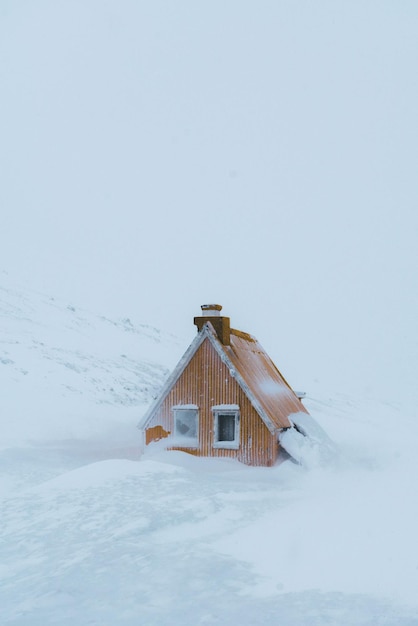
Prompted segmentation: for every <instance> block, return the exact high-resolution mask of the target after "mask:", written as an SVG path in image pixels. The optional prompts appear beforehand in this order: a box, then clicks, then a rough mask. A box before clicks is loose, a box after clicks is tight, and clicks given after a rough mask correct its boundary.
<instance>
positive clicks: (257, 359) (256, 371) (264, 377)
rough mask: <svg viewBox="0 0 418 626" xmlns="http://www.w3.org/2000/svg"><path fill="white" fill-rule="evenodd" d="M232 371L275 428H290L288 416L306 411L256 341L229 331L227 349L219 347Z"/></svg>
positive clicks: (245, 335) (238, 332)
mask: <svg viewBox="0 0 418 626" xmlns="http://www.w3.org/2000/svg"><path fill="white" fill-rule="evenodd" d="M222 348H223V350H224V351H225V353H226V354H227V355H228V357H229V360H230V361H231V363H232V364H233V367H234V368H235V369H236V371H237V372H238V373H239V375H240V378H242V379H243V380H244V381H245V383H246V385H247V386H248V387H249V389H250V390H251V393H252V395H253V396H255V398H257V400H258V402H259V404H260V405H261V407H262V409H263V411H264V413H265V414H266V415H267V416H268V418H269V420H270V421H271V422H272V424H273V425H274V426H275V427H276V428H288V427H290V426H291V424H290V422H289V420H288V416H289V415H291V414H292V413H299V412H304V413H307V410H306V409H305V407H304V406H303V404H302V402H301V401H300V400H299V398H298V397H297V395H296V394H295V392H294V391H293V389H292V388H291V387H290V385H289V384H288V383H287V381H286V380H285V378H284V377H283V376H282V375H281V373H280V372H279V370H278V369H277V367H276V366H275V364H274V363H273V361H272V360H271V359H270V357H269V356H268V354H267V352H266V351H265V350H264V348H263V347H262V346H261V345H260V344H259V343H258V341H257V340H256V339H255V338H254V337H252V336H251V335H248V334H247V333H243V332H241V331H239V330H234V329H232V328H231V339H230V345H229V346H222Z"/></svg>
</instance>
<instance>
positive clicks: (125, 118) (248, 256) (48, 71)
mask: <svg viewBox="0 0 418 626" xmlns="http://www.w3.org/2000/svg"><path fill="white" fill-rule="evenodd" d="M417 33H418V3H416V2H415V1H412V0H411V1H408V0H403V1H402V2H397V1H396V0H393V1H392V2H388V1H385V0H379V1H375V2H372V1H367V0H365V1H361V2H360V1H358V2H357V1H354V2H339V1H336V0H330V1H322V0H321V1H318V2H315V3H313V2H308V1H307V0H306V1H304V2H301V1H298V0H287V1H283V0H281V1H279V0H274V1H273V0H271V1H266V0H265V1H262V2H255V1H253V2H249V1H243V0H239V1H238V0H230V1H222V2H220V1H213V2H210V3H206V2H197V1H196V0H193V1H178V2H170V1H168V0H167V1H165V2H162V1H160V0H152V1H150V0H147V1H139V0H109V1H104V0H101V1H99V0H71V1H70V0H67V1H64V0H63V1H56V0H50V1H48V0H38V1H37V2H31V1H29V0H26V1H25V0H0V84H1V87H0V89H1V97H0V121H1V135H0V172H1V174H0V176H1V184H0V210H1V223H0V267H1V268H2V269H3V270H6V271H8V272H9V274H11V275H13V276H16V280H18V279H19V280H27V281H29V282H30V283H31V284H32V285H33V287H34V288H36V289H41V290H44V291H46V292H47V293H51V294H53V295H56V296H63V297H65V298H68V299H70V300H71V301H73V302H75V303H77V304H81V305H84V306H87V307H89V308H90V309H92V310H95V311H103V312H107V313H109V314H115V315H124V316H126V315H128V316H130V317H132V318H133V319H136V320H138V321H142V320H144V321H150V322H151V323H154V324H156V325H157V326H162V327H164V328H165V329H166V330H171V331H172V332H174V333H177V334H180V335H183V336H185V337H188V338H190V337H191V336H192V335H193V334H194V328H193V326H192V317H193V316H194V315H196V314H198V313H199V305H200V304H202V303H205V302H212V301H214V302H219V303H220V304H223V305H224V312H225V314H226V315H230V316H231V323H232V325H233V326H234V327H237V328H241V329H242V330H247V331H249V332H251V333H253V334H255V335H256V336H257V337H258V338H259V339H260V341H261V342H262V343H263V344H264V345H265V347H266V348H267V349H268V351H269V352H270V353H271V355H272V356H273V357H274V359H275V360H276V362H277V365H278V366H279V368H280V369H282V370H283V373H284V374H285V375H287V378H288V379H289V380H290V382H291V383H293V384H294V385H296V386H297V387H302V388H303V386H304V385H305V386H306V381H308V380H313V379H315V378H318V379H320V381H321V383H324V384H328V385H329V387H332V386H333V385H334V386H338V388H340V389H344V388H345V387H346V386H347V387H349V386H350V385H352V384H354V385H357V386H360V387H362V388H363V389H370V390H371V391H373V392H375V391H379V392H381V391H382V390H383V391H385V390H387V389H388V388H389V387H391V386H392V387H394V388H395V389H397V390H401V389H403V388H404V386H408V385H409V386H416V376H417V367H416V355H417V344H418V341H417V321H416V320H417V317H418V306H417V285H418V281H417V266H418V263H417V261H418V254H417V232H418V228H417V226H418V210H417V209H418V202H417V201H418V183H417V172H418V122H417V119H418V115H417V111H418V71H417V61H418V36H417ZM398 393H400V391H398ZM393 395H394V394H393V393H392V397H393ZM395 396H396V394H395Z"/></svg>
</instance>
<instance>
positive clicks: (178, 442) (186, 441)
mask: <svg viewBox="0 0 418 626" xmlns="http://www.w3.org/2000/svg"><path fill="white" fill-rule="evenodd" d="M171 410H172V413H173V437H172V441H171V445H172V446H176V447H178V448H198V447H199V407H198V406H197V405H196V404H178V405H176V406H173V407H172V408H171ZM177 411H190V412H192V411H193V412H194V413H195V416H196V437H187V436H185V435H184V434H182V433H179V432H178V431H177V418H176V412H177Z"/></svg>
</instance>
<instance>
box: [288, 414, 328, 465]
mask: <svg viewBox="0 0 418 626" xmlns="http://www.w3.org/2000/svg"><path fill="white" fill-rule="evenodd" d="M289 421H290V423H291V424H292V428H287V429H286V430H283V431H282V432H280V433H279V441H280V444H281V446H282V447H283V448H284V449H285V450H286V452H287V453H288V454H290V456H291V457H292V458H293V459H294V460H295V461H297V462H298V463H300V464H301V465H304V466H305V467H308V468H312V467H315V466H317V465H322V466H327V465H330V464H333V463H335V460H336V458H337V449H336V446H335V444H334V443H333V441H332V440H331V439H330V438H329V437H328V435H327V434H326V432H325V431H324V429H323V428H321V427H320V425H319V424H318V423H317V422H316V421H315V420H314V419H313V417H312V416H311V415H308V414H307V413H303V412H302V411H300V412H299V413H293V414H291V415H290V416H289Z"/></svg>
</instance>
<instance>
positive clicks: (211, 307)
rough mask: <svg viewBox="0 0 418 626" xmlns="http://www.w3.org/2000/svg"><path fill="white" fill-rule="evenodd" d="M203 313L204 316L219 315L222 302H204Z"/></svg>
mask: <svg viewBox="0 0 418 626" xmlns="http://www.w3.org/2000/svg"><path fill="white" fill-rule="evenodd" d="M200 308H201V309H202V315H203V316H204V317H218V315H219V313H220V311H221V310H222V307H221V305H220V304H202V306H201V307H200Z"/></svg>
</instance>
